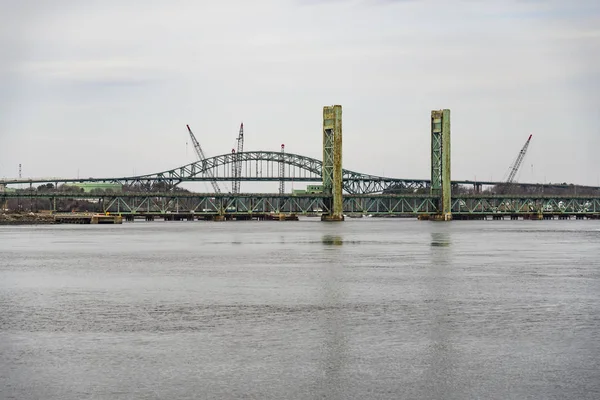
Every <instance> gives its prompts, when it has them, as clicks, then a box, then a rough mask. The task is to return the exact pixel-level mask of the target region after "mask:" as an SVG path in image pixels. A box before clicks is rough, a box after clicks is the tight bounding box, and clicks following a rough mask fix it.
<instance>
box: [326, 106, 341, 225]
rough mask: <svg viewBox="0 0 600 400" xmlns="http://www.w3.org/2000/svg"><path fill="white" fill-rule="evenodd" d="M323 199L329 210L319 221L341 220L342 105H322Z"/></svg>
mask: <svg viewBox="0 0 600 400" xmlns="http://www.w3.org/2000/svg"><path fill="white" fill-rule="evenodd" d="M322 174H323V193H324V194H326V195H328V197H326V198H325V199H324V200H323V201H324V203H325V207H326V208H327V209H328V210H329V212H328V213H327V214H323V215H321V221H343V220H344V208H343V197H342V106H340V105H334V106H325V107H323V171H322Z"/></svg>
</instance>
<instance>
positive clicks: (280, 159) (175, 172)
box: [0, 151, 429, 194]
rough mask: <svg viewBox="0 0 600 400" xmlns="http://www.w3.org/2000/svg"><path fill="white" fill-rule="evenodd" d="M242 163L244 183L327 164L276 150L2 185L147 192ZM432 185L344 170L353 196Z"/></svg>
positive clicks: (225, 173) (225, 172)
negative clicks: (135, 171)
mask: <svg viewBox="0 0 600 400" xmlns="http://www.w3.org/2000/svg"><path fill="white" fill-rule="evenodd" d="M235 162H241V165H242V173H241V176H240V177H239V179H240V180H242V181H261V182H268V181H281V180H284V181H296V182H321V181H322V169H323V163H322V162H321V161H320V160H317V159H315V158H312V157H306V156H301V155H298V154H293V153H282V152H274V151H247V152H243V153H237V154H232V153H228V154H222V155H218V156H214V157H211V158H207V159H206V160H204V161H196V162H193V163H190V164H186V165H183V166H181V167H178V168H174V169H170V170H166V171H162V172H157V173H153V174H146V175H135V176H126V177H119V178H91V177H90V178H84V179H79V178H77V179H63V178H40V179H20V180H5V181H1V182H0V184H33V183H36V184H41V183H55V184H59V183H85V182H97V183H100V182H102V183H118V184H121V185H125V186H128V185H135V184H139V185H141V186H143V187H145V188H146V189H152V188H153V187H161V186H160V184H161V183H162V184H163V185H164V184H166V185H169V186H177V185H179V184H180V183H182V182H203V181H204V182H207V181H210V180H212V179H213V177H214V179H215V180H217V181H224V182H226V181H233V179H234V176H233V168H232V167H233V165H234V163H235ZM281 164H283V165H284V168H283V171H284V175H283V176H280V172H279V171H280V168H279V166H280V165H281ZM428 185H429V180H424V179H396V178H388V177H381V176H375V175H369V174H363V173H360V172H355V171H350V170H346V169H344V170H343V188H344V190H345V191H346V192H347V193H349V194H371V193H380V192H383V191H385V190H386V189H390V188H394V189H395V190H409V191H413V190H415V189H423V188H426V187H427V186H428Z"/></svg>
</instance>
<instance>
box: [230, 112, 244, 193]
mask: <svg viewBox="0 0 600 400" xmlns="http://www.w3.org/2000/svg"><path fill="white" fill-rule="evenodd" d="M236 140H237V151H235V150H232V151H231V152H232V153H233V185H232V190H231V191H232V193H234V194H237V193H240V178H241V176H242V154H241V153H243V152H244V123H243V122H242V123H241V124H240V133H239V134H238V137H237V139H236Z"/></svg>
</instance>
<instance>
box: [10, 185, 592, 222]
mask: <svg viewBox="0 0 600 400" xmlns="http://www.w3.org/2000/svg"><path fill="white" fill-rule="evenodd" d="M10 199H29V200H31V202H30V203H31V205H33V204H36V201H37V200H41V199H48V200H50V203H54V204H56V203H57V201H58V203H60V200H68V202H67V203H69V204H71V203H73V201H75V202H88V203H92V204H95V205H96V208H97V210H96V211H99V212H110V213H120V214H146V215H151V214H169V213H174V214H178V213H185V214H231V215H236V214H241V215H250V214H257V213H262V214H264V213H279V212H284V213H296V214H300V215H302V214H320V213H327V212H329V211H330V210H329V209H328V208H327V202H326V201H325V199H326V196H325V195H323V194H302V195H291V194H283V195H279V194H271V193H262V194H261V193H246V194H244V193H242V194H235V195H234V194H225V193H222V194H213V193H184V192H168V193H121V194H99V195H92V194H89V193H66V192H42V193H40V192H35V191H32V192H21V193H14V192H5V193H0V203H2V202H4V201H8V200H10ZM55 211H56V210H55ZM59 211H60V210H59ZM63 211H64V210H63ZM343 211H344V213H347V214H362V215H373V216H377V215H381V216H413V217H414V216H419V215H432V214H436V213H437V212H438V202H437V199H436V197H435V196H431V195H416V194H414V195H392V194H389V195H388V194H383V195H382V194H373V195H365V194H351V195H345V196H344V198H343ZM452 213H453V215H457V216H461V215H462V216H473V217H476V216H522V217H525V216H528V215H534V214H535V215H540V214H543V215H550V216H559V217H560V216H573V215H574V216H577V215H580V216H588V217H589V216H595V217H600V196H598V197H556V196H483V195H481V196H477V195H471V196H459V197H456V198H454V199H453V201H452Z"/></svg>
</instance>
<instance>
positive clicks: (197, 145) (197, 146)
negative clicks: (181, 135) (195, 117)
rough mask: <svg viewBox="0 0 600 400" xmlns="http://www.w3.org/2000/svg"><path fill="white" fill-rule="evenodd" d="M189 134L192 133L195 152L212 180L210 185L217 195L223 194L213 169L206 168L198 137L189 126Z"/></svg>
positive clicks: (205, 172)
mask: <svg viewBox="0 0 600 400" xmlns="http://www.w3.org/2000/svg"><path fill="white" fill-rule="evenodd" d="M186 126H187V129H188V132H189V133H190V138H191V139H192V143H193V144H194V150H196V155H197V156H198V159H199V160H200V161H202V167H203V169H204V174H205V175H207V176H208V177H209V178H210V184H211V185H212V187H213V190H214V191H215V193H221V188H219V184H218V183H217V181H216V179H215V176H214V174H213V170H212V168H206V167H207V165H206V157H205V156H204V152H203V151H202V147H200V143H199V142H198V140H196V136H194V134H193V133H192V130H191V129H190V126H189V125H186Z"/></svg>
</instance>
